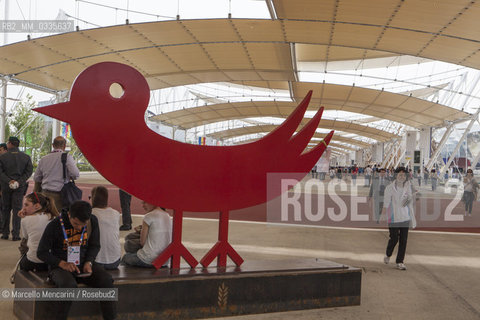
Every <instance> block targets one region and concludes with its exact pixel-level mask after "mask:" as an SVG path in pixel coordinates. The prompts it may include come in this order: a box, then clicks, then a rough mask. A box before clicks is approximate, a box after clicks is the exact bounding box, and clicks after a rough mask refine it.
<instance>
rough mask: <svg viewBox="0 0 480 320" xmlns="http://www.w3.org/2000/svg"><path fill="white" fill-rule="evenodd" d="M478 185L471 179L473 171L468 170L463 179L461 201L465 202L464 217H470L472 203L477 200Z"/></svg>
mask: <svg viewBox="0 0 480 320" xmlns="http://www.w3.org/2000/svg"><path fill="white" fill-rule="evenodd" d="M477 192H478V183H477V181H476V180H475V178H474V177H473V170H472V169H468V170H467V175H466V176H465V178H464V179H463V197H462V199H463V201H464V202H465V216H466V215H467V213H468V215H469V216H471V215H472V207H473V201H474V200H475V199H477Z"/></svg>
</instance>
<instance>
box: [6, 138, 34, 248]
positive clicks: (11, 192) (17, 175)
mask: <svg viewBox="0 0 480 320" xmlns="http://www.w3.org/2000/svg"><path fill="white" fill-rule="evenodd" d="M19 146H20V140H18V138H17V137H10V138H8V142H7V148H8V152H7V153H5V154H2V155H1V156H0V184H1V188H2V233H3V235H2V239H8V235H9V233H10V214H11V211H13V217H12V240H13V241H18V240H20V217H19V216H18V212H19V211H20V210H21V209H22V200H23V195H24V194H25V192H26V189H27V186H28V185H27V180H28V178H30V176H31V175H32V172H33V165H32V159H31V158H30V156H29V155H27V154H25V153H23V152H21V151H20V150H18V147H19Z"/></svg>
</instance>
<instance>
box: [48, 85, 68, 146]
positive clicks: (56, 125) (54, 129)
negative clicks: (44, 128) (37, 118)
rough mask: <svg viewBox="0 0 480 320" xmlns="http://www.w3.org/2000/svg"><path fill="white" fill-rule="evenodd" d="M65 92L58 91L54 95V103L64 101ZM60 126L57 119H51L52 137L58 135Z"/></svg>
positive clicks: (65, 97)
mask: <svg viewBox="0 0 480 320" xmlns="http://www.w3.org/2000/svg"><path fill="white" fill-rule="evenodd" d="M67 94H68V93H67V92H66V91H59V92H57V93H56V95H55V103H61V102H65V101H66V100H67ZM61 128H62V123H61V122H60V121H58V120H57V119H52V139H55V137H58V136H59V135H60V129H61Z"/></svg>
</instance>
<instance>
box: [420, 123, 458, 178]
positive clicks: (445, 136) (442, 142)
mask: <svg viewBox="0 0 480 320" xmlns="http://www.w3.org/2000/svg"><path fill="white" fill-rule="evenodd" d="M452 130H453V123H451V124H450V125H449V126H448V127H447V131H445V133H444V134H443V137H442V139H441V140H440V144H439V145H438V148H437V150H435V152H434V153H433V154H432V157H431V158H430V160H428V163H427V166H426V168H427V172H430V171H431V170H432V167H433V164H434V162H435V161H436V160H437V157H438V155H439V154H440V151H442V149H443V147H444V146H445V143H447V140H448V137H450V134H451V133H452Z"/></svg>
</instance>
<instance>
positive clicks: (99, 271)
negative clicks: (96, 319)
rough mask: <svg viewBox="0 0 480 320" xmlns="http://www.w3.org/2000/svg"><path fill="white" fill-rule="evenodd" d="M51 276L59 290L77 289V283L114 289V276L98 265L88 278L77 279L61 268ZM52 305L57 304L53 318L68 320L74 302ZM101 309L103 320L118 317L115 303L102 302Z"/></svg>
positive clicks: (55, 269) (93, 268) (94, 265)
mask: <svg viewBox="0 0 480 320" xmlns="http://www.w3.org/2000/svg"><path fill="white" fill-rule="evenodd" d="M80 270H81V268H80ZM49 275H50V279H51V280H52V281H53V282H54V283H55V286H56V287H57V288H77V282H78V283H83V284H86V285H87V286H89V287H92V288H113V279H112V276H111V275H110V274H109V273H108V272H106V271H105V269H103V267H102V266H99V265H98V264H96V263H94V264H93V266H92V275H91V276H90V277H87V278H75V276H74V275H73V274H72V273H70V272H68V271H65V270H63V269H61V268H54V269H52V270H50V273H49ZM52 303H55V314H54V315H52V318H55V319H62V320H63V319H67V316H68V312H69V310H70V307H71V305H72V301H54V302H52ZM100 307H101V309H102V315H103V319H115V318H116V317H117V304H116V302H115V301H100Z"/></svg>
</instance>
